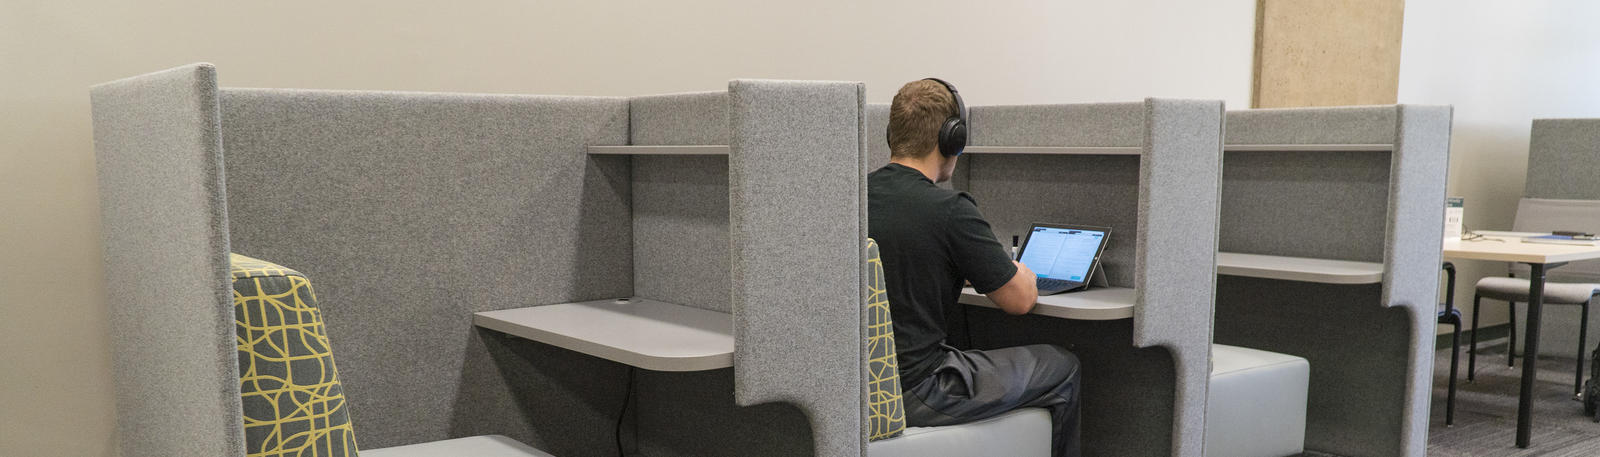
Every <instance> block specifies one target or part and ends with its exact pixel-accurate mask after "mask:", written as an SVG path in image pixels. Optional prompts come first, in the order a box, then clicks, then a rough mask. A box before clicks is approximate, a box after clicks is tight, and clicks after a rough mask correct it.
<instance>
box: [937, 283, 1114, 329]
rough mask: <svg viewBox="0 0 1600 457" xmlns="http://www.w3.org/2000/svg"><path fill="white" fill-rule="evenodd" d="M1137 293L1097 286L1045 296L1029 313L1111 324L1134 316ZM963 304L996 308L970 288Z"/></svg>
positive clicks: (963, 292)
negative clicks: (1112, 321) (1110, 322)
mask: <svg viewBox="0 0 1600 457" xmlns="http://www.w3.org/2000/svg"><path fill="white" fill-rule="evenodd" d="M1134 295H1135V294H1134V290H1133V289H1128V288H1123V287H1096V288H1090V289H1089V290H1085V291H1081V292H1067V293H1064V294H1055V295H1045V296H1042V297H1039V301H1038V302H1037V303H1035V304H1034V305H1033V311H1032V312H1029V313H1028V314H1038V315H1040V316H1050V317H1058V318H1062V319H1077V320H1084V321H1110V320H1117V319H1129V318H1132V317H1133V303H1134ZM960 301H961V303H962V304H966V305H973V306H982V307H986V308H996V309H998V307H997V306H995V305H994V302H992V301H989V297H985V296H983V295H982V294H979V293H978V291H976V290H973V289H972V288H971V287H967V288H964V289H961V300H960Z"/></svg>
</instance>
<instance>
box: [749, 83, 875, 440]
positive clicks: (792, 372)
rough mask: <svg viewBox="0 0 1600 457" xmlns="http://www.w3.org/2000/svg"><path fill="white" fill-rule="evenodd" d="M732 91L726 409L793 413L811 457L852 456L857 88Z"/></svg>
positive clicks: (858, 428)
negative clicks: (729, 405)
mask: <svg viewBox="0 0 1600 457" xmlns="http://www.w3.org/2000/svg"><path fill="white" fill-rule="evenodd" d="M729 93H730V102H729V108H730V109H729V119H730V120H731V125H732V128H731V131H732V137H731V141H729V146H730V151H731V155H730V156H729V158H728V166H729V170H730V171H729V177H728V178H729V179H728V182H729V187H730V189H731V192H730V197H729V207H730V214H731V218H730V223H731V227H732V228H731V229H730V235H731V236H730V241H731V246H732V249H731V254H732V259H733V262H732V266H733V277H732V278H733V281H732V284H733V285H732V291H733V295H732V299H733V301H732V305H733V316H734V337H735V338H736V339H737V341H738V345H737V346H736V347H735V350H734V366H735V369H734V381H735V383H734V386H735V389H734V392H735V399H736V400H737V401H738V403H739V404H740V405H754V404H758V403H767V402H786V403H790V404H792V405H794V406H796V407H798V408H800V410H802V411H804V412H805V413H806V415H807V416H808V417H809V418H810V421H811V426H812V437H813V440H815V452H816V455H819V456H857V455H860V454H861V452H862V446H864V443H865V440H866V427H864V426H863V423H862V421H861V419H862V414H863V411H864V409H865V405H864V404H863V403H862V385H861V380H862V379H863V373H862V365H863V364H864V361H863V359H862V353H861V344H863V343H862V337H861V335H862V329H861V317H862V316H861V312H862V306H861V304H862V299H863V295H862V294H863V289H862V285H863V284H864V283H863V281H864V276H863V272H862V269H863V268H864V267H865V264H864V262H863V259H865V258H866V257H865V245H866V232H865V227H864V226H863V225H864V221H863V219H862V217H861V213H862V208H861V206H862V205H863V203H862V201H863V200H862V199H863V195H862V185H861V181H862V180H863V179H864V177H865V175H866V170H865V169H864V167H865V160H866V149H865V145H866V143H865V141H863V139H862V136H861V135H862V129H863V127H864V125H865V123H864V122H863V121H862V115H863V114H862V112H863V110H864V106H863V103H862V99H863V94H862V93H863V88H862V86H861V84H860V83H845V82H788V81H767V80H736V81H733V82H731V83H729ZM773 170H783V172H781V173H774V172H773ZM802 380H803V381H802Z"/></svg>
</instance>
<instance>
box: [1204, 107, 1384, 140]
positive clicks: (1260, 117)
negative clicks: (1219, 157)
mask: <svg viewBox="0 0 1600 457" xmlns="http://www.w3.org/2000/svg"><path fill="white" fill-rule="evenodd" d="M1396 116H1397V113H1396V111H1395V107H1394V105H1382V106H1342V107H1336V108H1281V109H1253V110H1236V111H1229V112H1228V114H1227V122H1228V138H1227V144H1386V143H1392V142H1394V140H1395V136H1394V125H1395V121H1396Z"/></svg>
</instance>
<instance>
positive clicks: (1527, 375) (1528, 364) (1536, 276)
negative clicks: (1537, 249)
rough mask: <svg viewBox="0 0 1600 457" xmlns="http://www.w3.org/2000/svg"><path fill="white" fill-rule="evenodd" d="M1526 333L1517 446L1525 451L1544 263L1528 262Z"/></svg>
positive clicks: (1530, 426)
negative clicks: (1530, 273)
mask: <svg viewBox="0 0 1600 457" xmlns="http://www.w3.org/2000/svg"><path fill="white" fill-rule="evenodd" d="M1528 266H1530V267H1533V271H1532V275H1530V276H1529V277H1528V319H1527V327H1526V328H1527V330H1525V331H1523V332H1522V333H1523V338H1526V339H1525V340H1524V341H1523V343H1522V356H1523V357H1522V389H1521V393H1520V395H1519V396H1518V398H1517V447H1519V448H1523V449H1527V448H1528V441H1529V439H1530V438H1531V437H1532V435H1533V384H1534V376H1535V374H1536V372H1535V370H1534V365H1535V364H1536V362H1537V361H1538V360H1539V314H1540V308H1541V307H1543V306H1544V267H1545V266H1544V264H1542V263H1530V264H1528Z"/></svg>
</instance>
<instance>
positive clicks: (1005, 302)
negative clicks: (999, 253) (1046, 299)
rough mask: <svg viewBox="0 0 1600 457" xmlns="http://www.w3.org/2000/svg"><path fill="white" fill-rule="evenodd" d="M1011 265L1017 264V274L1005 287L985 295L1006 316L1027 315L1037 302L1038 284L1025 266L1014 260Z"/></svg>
mask: <svg viewBox="0 0 1600 457" xmlns="http://www.w3.org/2000/svg"><path fill="white" fill-rule="evenodd" d="M1011 263H1014V264H1017V274H1015V275H1012V276H1011V280H1010V281H1006V285H1004V286H1000V288H999V289H995V290H994V292H989V293H988V294H985V295H987V296H988V297H989V301H992V302H994V305H995V306H998V307H1000V310H1001V311H1005V312H1006V314H1012V315H1022V314H1028V311H1032V310H1033V304H1034V303H1035V302H1037V301H1039V283H1038V280H1037V279H1036V278H1037V277H1036V276H1035V275H1034V274H1033V270H1031V269H1028V266H1027V265H1023V264H1022V262H1018V261H1015V260H1013V261H1011Z"/></svg>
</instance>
